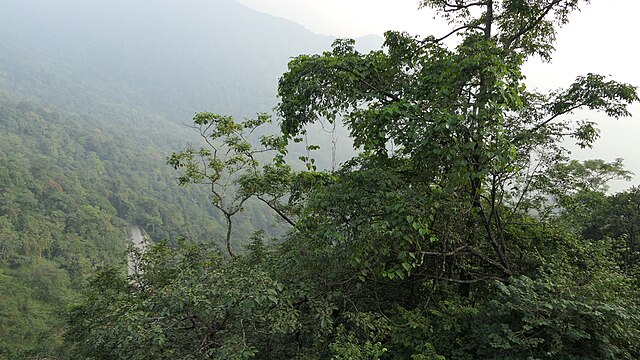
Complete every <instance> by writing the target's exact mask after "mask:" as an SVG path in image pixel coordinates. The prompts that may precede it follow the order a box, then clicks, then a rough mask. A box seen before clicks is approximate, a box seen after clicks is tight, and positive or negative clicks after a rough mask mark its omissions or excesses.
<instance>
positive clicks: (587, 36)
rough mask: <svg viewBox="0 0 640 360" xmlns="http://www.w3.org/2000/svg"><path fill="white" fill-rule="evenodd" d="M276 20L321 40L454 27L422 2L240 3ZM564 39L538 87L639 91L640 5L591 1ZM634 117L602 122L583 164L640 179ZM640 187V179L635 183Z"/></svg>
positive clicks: (533, 78)
mask: <svg viewBox="0 0 640 360" xmlns="http://www.w3.org/2000/svg"><path fill="white" fill-rule="evenodd" d="M239 1H240V2H242V3H243V4H245V5H247V6H249V7H251V8H254V9H256V10H260V11H263V12H266V13H269V14H272V15H276V16H279V17H283V18H287V19H290V20H292V21H295V22H297V23H299V24H301V25H303V26H305V27H306V28H308V29H310V30H312V31H314V32H316V33H322V34H330V35H335V36H344V37H357V36H362V35H366V34H380V35H381V34H382V33H383V32H384V31H385V30H388V29H393V30H406V31H408V32H410V33H413V34H421V35H427V34H434V35H438V34H442V33H443V32H445V31H446V29H447V28H448V27H447V25H446V24H443V23H442V21H438V20H434V18H433V13H432V12H431V11H429V10H428V9H422V10H417V7H418V6H417V5H418V1H417V0H239ZM591 2H592V3H591V4H590V5H584V6H583V10H582V11H581V12H577V13H574V14H572V16H571V22H570V23H569V24H568V25H566V26H565V27H564V28H562V29H561V30H560V32H559V34H558V41H557V44H556V49H557V51H556V52H555V54H554V58H553V62H552V63H551V64H542V63H540V62H539V61H535V60H534V61H530V62H529V63H528V64H527V65H526V67H525V73H526V75H527V84H528V86H529V87H532V88H542V89H547V88H558V87H563V86H567V85H569V84H570V83H571V81H572V80H573V79H575V77H576V76H578V75H585V74H587V73H589V72H594V73H600V74H603V75H612V77H613V78H614V79H616V80H619V81H624V82H628V83H631V84H633V85H636V86H638V85H640V70H639V63H640V61H639V57H638V53H639V52H640V51H639V50H640V49H639V47H638V45H637V44H638V37H640V25H639V24H640V22H639V21H638V19H637V16H638V14H640V0H592V1H591ZM632 113H633V114H634V117H633V118H626V119H622V120H620V121H615V120H611V119H606V118H604V117H602V116H598V115H596V116H595V117H594V116H589V115H588V114H577V115H576V118H578V119H583V118H587V116H589V117H590V118H591V119H594V118H595V119H597V120H598V121H599V123H600V127H601V129H602V138H601V139H600V140H599V141H598V143H597V144H596V146H595V148H594V149H593V150H588V151H576V152H575V153H574V154H575V156H576V157H578V158H596V157H597V158H604V159H606V160H613V159H614V158H616V157H622V158H624V159H625V163H626V164H627V166H628V167H629V168H630V169H631V170H632V171H634V172H635V173H636V174H638V175H640V106H639V105H637V104H636V105H634V106H633V107H632ZM639 183H640V177H637V178H636V180H635V181H634V184H639Z"/></svg>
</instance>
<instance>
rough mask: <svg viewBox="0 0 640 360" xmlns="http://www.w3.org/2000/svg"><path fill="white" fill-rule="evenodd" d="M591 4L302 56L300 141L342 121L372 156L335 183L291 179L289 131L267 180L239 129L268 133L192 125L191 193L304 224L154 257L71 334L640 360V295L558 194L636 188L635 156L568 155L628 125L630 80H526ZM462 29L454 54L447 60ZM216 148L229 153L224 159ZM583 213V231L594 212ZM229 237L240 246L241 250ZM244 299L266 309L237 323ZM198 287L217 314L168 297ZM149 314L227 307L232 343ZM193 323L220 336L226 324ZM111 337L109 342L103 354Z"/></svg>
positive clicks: (291, 122) (216, 346)
mask: <svg viewBox="0 0 640 360" xmlns="http://www.w3.org/2000/svg"><path fill="white" fill-rule="evenodd" d="M581 3H586V2H585V1H583V2H580V1H577V0H573V1H572V0H545V1H536V2H534V1H523V0H503V1H498V0H483V1H475V0H456V1H444V0H433V1H423V2H422V5H423V6H430V7H434V8H436V10H438V11H439V12H440V13H441V14H442V15H443V16H444V17H445V18H446V19H448V20H449V21H451V23H452V24H453V26H454V29H453V30H452V31H451V32H450V34H448V35H445V36H443V37H427V38H425V39H420V38H416V37H412V36H409V35H408V34H405V33H398V32H388V33H387V34H386V41H385V47H386V48H385V49H384V50H381V51H373V52H370V53H367V54H362V53H359V52H357V51H356V50H355V48H354V42H353V41H352V40H339V41H336V42H335V43H334V46H333V49H332V50H331V51H328V52H325V53H323V54H320V55H301V56H299V57H297V58H295V59H293V60H292V61H291V62H290V64H289V70H288V71H287V72H286V73H285V74H284V75H283V76H282V78H281V79H280V83H279V95H280V99H281V102H280V104H279V106H278V108H277V109H278V112H279V115H280V116H281V129H282V132H283V135H284V136H285V137H287V138H288V139H289V140H292V139H293V141H294V142H295V141H300V140H299V139H300V135H304V131H305V126H306V125H308V124H310V123H313V122H317V121H324V120H329V121H331V122H337V121H343V122H344V124H345V125H346V127H347V128H348V129H349V130H350V132H351V135H352V137H353V139H354V143H355V146H356V147H357V148H358V149H359V150H360V154H359V155H358V156H356V157H355V158H353V159H351V160H350V161H347V162H346V163H345V164H343V166H342V167H341V168H340V169H338V170H337V171H335V172H325V171H318V169H317V168H314V167H313V165H314V164H313V163H312V161H311V160H310V159H309V158H308V157H304V158H303V160H304V161H308V168H307V170H308V171H307V172H303V173H293V172H291V171H290V168H288V167H286V166H285V165H283V161H284V154H285V151H284V149H283V148H282V147H281V146H282V143H281V141H282V139H281V138H279V137H278V138H269V139H274V140H276V139H277V141H276V142H277V145H278V146H274V147H273V149H276V150H278V152H279V154H280V156H277V157H276V160H275V162H274V164H272V165H267V166H263V167H262V168H258V164H257V161H255V158H253V155H254V151H255V149H254V147H252V146H251V145H250V144H249V141H248V140H246V137H245V136H244V135H243V134H244V131H245V130H247V129H251V128H253V125H254V123H253V122H252V121H249V122H248V123H247V122H245V123H237V122H235V121H233V120H232V119H231V118H229V117H224V116H219V115H213V114H209V113H203V114H200V115H196V118H195V119H194V120H195V123H196V126H197V127H199V126H201V128H200V129H201V133H202V134H203V137H204V138H205V141H207V140H210V141H212V143H210V144H208V145H209V147H208V148H207V147H204V148H203V149H200V150H195V149H188V150H187V151H186V152H182V153H177V154H174V155H173V156H172V157H171V158H170V163H171V164H172V165H173V166H174V167H177V168H182V169H183V170H184V171H185V172H184V177H182V178H181V179H182V182H184V183H192V182H195V183H197V182H205V183H207V184H208V185H210V186H211V187H212V194H213V197H214V202H219V203H220V204H222V200H223V198H224V196H223V195H225V194H227V193H224V192H221V191H220V190H218V189H219V188H217V187H219V186H223V187H222V189H223V190H224V189H229V190H231V192H230V194H231V195H230V196H229V197H228V200H230V201H229V202H226V204H232V205H231V207H224V209H220V210H222V211H223V212H224V211H227V212H229V213H232V212H233V211H236V210H235V209H238V210H237V211H240V210H239V209H240V208H241V207H242V204H243V203H244V201H247V200H246V199H248V198H249V197H252V196H256V197H263V198H266V197H265V196H264V195H269V196H272V198H271V200H275V201H273V202H272V204H275V207H276V209H280V208H281V206H282V205H287V206H288V209H287V210H290V211H291V212H292V214H293V216H291V217H290V218H289V219H290V221H291V223H293V224H294V227H293V229H292V231H290V232H289V233H287V234H286V235H285V236H284V237H283V238H282V239H281V240H280V242H279V243H277V244H275V245H273V246H270V247H265V246H264V245H263V244H262V243H261V242H260V241H255V242H254V243H253V244H252V245H251V247H250V248H251V249H250V251H249V253H248V254H239V255H238V256H236V257H232V258H226V259H221V258H219V257H218V258H215V260H213V259H211V258H208V257H206V259H207V260H206V261H205V262H199V260H198V254H199V253H201V252H202V253H203V254H206V251H203V249H197V250H196V252H195V253H192V252H188V253H184V248H179V249H177V250H172V249H169V248H166V247H159V248H157V249H158V250H157V251H159V254H166V255H163V256H161V257H157V256H156V257H153V256H152V257H151V258H149V259H151V260H149V261H150V262H149V264H150V266H149V271H145V273H143V275H142V276H143V278H142V279H141V280H137V279H130V280H135V281H137V285H128V284H127V281H126V280H125V279H124V278H122V277H120V278H118V277H115V275H114V274H105V277H103V278H102V282H101V283H99V284H97V285H94V286H93V287H92V288H91V290H90V291H89V292H88V297H87V298H86V299H85V300H84V301H83V302H82V303H81V304H79V306H78V307H77V308H76V310H75V312H74V316H73V317H72V318H71V320H70V324H71V326H72V332H71V333H70V338H69V339H70V341H71V342H72V343H74V344H75V346H76V348H77V350H78V351H79V354H83V355H84V356H87V354H91V356H94V357H97V356H98V354H109V353H114V352H118V351H121V349H126V353H123V354H122V356H125V357H126V356H128V357H129V358H145V356H148V354H150V353H151V352H153V351H156V352H155V353H154V356H164V354H168V353H161V351H164V350H161V349H162V348H160V347H159V346H164V345H162V344H160V345H158V339H159V338H162V339H168V338H170V337H173V338H171V339H172V340H171V342H169V343H170V344H180V345H175V347H176V349H180V351H183V352H181V354H182V353H187V352H188V351H190V352H191V354H194V355H193V356H194V357H201V358H207V357H210V358H225V356H228V353H227V352H226V351H227V350H228V349H234V351H236V354H243V355H247V356H254V357H256V358H265V359H290V358H304V359H327V358H335V359H344V358H354V359H357V358H361V359H371V358H374V359H375V358H380V359H397V358H399V359H405V358H406V359H442V358H446V359H474V358H513V359H531V358H536V359H544V358H588V357H590V356H594V357H597V358H608V359H615V358H626V359H634V358H638V357H639V356H640V349H639V348H638V346H637V345H636V344H637V343H638V342H639V341H640V334H639V333H638V331H636V329H638V326H639V325H640V317H639V314H640V312H639V308H638V306H637V305H636V304H637V303H638V302H637V301H638V289H637V287H636V285H635V284H633V283H632V281H631V279H630V278H629V277H628V275H627V274H625V273H624V272H623V271H620V269H619V268H618V266H617V264H616V261H615V259H614V258H613V256H614V254H615V248H614V246H613V244H612V243H610V242H607V241H602V240H592V239H585V237H584V236H583V233H582V232H581V231H580V230H579V227H578V226H576V224H579V223H580V222H579V221H577V220H572V219H569V218H568V217H566V216H564V215H565V214H566V213H567V212H568V210H569V209H573V208H570V207H569V205H570V204H573V203H572V202H571V201H568V200H569V199H571V198H572V197H571V196H566V197H562V198H561V197H558V196H557V195H558V192H557V191H556V190H557V189H558V188H561V189H565V190H566V192H567V193H568V194H570V195H582V194H599V195H593V196H592V198H593V199H600V198H602V197H604V196H605V195H604V194H602V192H601V191H602V190H603V189H604V188H605V186H606V181H604V180H606V178H607V177H608V176H610V175H612V176H618V177H625V176H627V175H628V173H626V172H625V171H624V170H623V169H622V167H621V164H620V163H619V162H614V163H612V164H607V163H605V162H602V161H592V162H586V163H574V162H568V153H567V151H566V150H565V149H564V148H563V144H564V143H565V140H567V138H573V139H574V140H575V141H576V142H577V143H578V145H580V146H590V145H591V144H592V143H593V141H595V140H596V138H597V135H598V131H597V129H596V127H595V124H593V123H591V122H575V121H572V118H571V116H570V115H571V114H572V112H573V111H575V110H577V109H581V108H586V109H591V110H597V111H602V112H604V113H606V114H607V115H609V116H612V117H616V118H618V117H623V116H628V115H629V112H628V110H627V106H628V105H629V104H631V103H633V102H634V101H637V100H638V96H637V94H636V88H635V87H633V86H631V85H628V84H624V83H618V82H615V81H612V80H608V79H606V78H605V77H603V76H600V75H595V74H588V75H585V76H581V77H578V78H577V79H576V81H575V82H574V83H573V84H570V85H569V86H568V87H567V88H566V89H559V90H556V91H552V92H550V93H539V92H535V91H531V90H528V89H527V88H526V86H525V85H524V77H523V76H522V74H521V67H522V64H523V63H524V61H525V60H526V59H527V58H530V57H531V56H536V55H537V56H541V57H542V58H543V59H546V60H549V59H550V56H551V53H552V50H553V42H554V38H555V31H556V29H557V28H558V27H559V26H562V25H563V24H565V23H566V21H567V17H568V15H569V13H571V12H572V11H575V10H577V9H578V7H579V5H580V4H581ZM455 34H457V35H459V36H460V39H459V42H458V43H457V45H456V46H455V47H452V48H451V47H448V46H446V45H445V44H444V43H443V41H444V39H445V38H447V37H448V36H453V35H455ZM202 129H204V130H205V131H202ZM209 130H211V135H205V134H207V131H209ZM261 145H262V146H266V145H275V144H274V143H272V142H270V141H269V142H267V143H266V144H265V143H264V142H263V143H262V144H261ZM220 146H226V147H227V149H229V150H228V151H227V150H225V151H224V152H225V153H226V155H228V157H225V158H223V157H220V156H218V155H217V154H216V151H217V149H218V148H219V147H220ZM266 147H268V146H266ZM236 169H238V170H237V171H236ZM234 171H236V173H235V175H234ZM238 171H240V172H241V173H238ZM278 171H281V173H278ZM225 179H229V181H228V182H227V181H226V180H225ZM224 184H231V185H230V186H228V187H227V188H224ZM271 200H268V201H267V202H269V201H271ZM234 201H235V202H234ZM263 201H264V200H263ZM594 203H595V202H594ZM218 206H219V208H220V207H221V206H220V205H218ZM575 209H577V210H578V211H580V212H582V213H581V214H580V216H578V217H575V219H585V218H587V216H586V214H585V213H584V212H588V211H590V210H591V209H592V207H591V206H589V205H587V206H584V207H575ZM237 211H236V212H237ZM234 214H235V212H234ZM285 215H286V213H285ZM229 223H230V222H229ZM229 226H230V225H229ZM229 244H230V240H229V236H228V237H227V252H229V253H230V254H233V252H232V251H231V250H230V247H229ZM172 254H173V255H172ZM174 256H176V257H175V258H174ZM154 259H155V260H154ZM183 259H184V260H183ZM189 259H193V260H191V261H195V262H193V263H191V264H193V265H187V264H186V263H185V261H190V260H189ZM203 264H213V265H212V266H213V268H207V267H206V266H204V267H203ZM203 268H204V269H206V270H196V271H192V269H203ZM154 269H159V270H160V271H159V272H157V273H156V272H154ZM218 275H220V276H221V277H220V278H218V277H217V276H218ZM114 277H115V278H114ZM174 279H176V280H178V281H177V282H175V281H174ZM174 283H175V284H182V285H180V286H178V287H176V286H174V285H173V284H174ZM158 284H160V285H161V286H158ZM165 284H168V285H165ZM269 284H271V285H269ZM136 287H137V288H136ZM160 288H162V289H164V290H162V291H160V290H159V289H160ZM146 289H150V290H149V291H148V292H147V290H146ZM177 289H179V290H177ZM141 293H142V294H144V295H142V297H143V298H144V300H142V301H139V300H138V299H137V298H136V296H138V295H137V294H141ZM239 293H246V294H249V295H251V296H255V297H256V298H261V297H262V296H266V302H264V303H258V305H257V306H255V307H253V308H251V309H250V310H251V311H250V312H248V313H246V312H238V306H239V305H241V304H243V302H242V301H238V299H235V300H234V298H233V295H234V294H239ZM108 294H116V295H117V296H114V297H108V296H107V295H108ZM183 294H187V295H183ZM191 294H205V295H204V296H203V297H202V298H206V299H214V300H212V301H211V302H205V303H204V304H202V306H200V302H198V301H192V302H191V303H189V304H190V305H189V306H187V305H185V306H184V307H180V306H177V307H176V306H174V305H173V304H184V303H185V301H191V300H189V299H190V296H191ZM220 294H232V295H231V297H232V299H231V300H228V299H227V298H224V299H227V300H228V301H222V302H220V301H218V300H219V299H220V297H219V296H221V295H220ZM269 295H271V296H273V298H271V297H270V296H269ZM101 298H106V299H108V300H107V301H106V302H105V303H100V299H101ZM196 298H197V299H201V298H200V297H197V296H196ZM203 301H204V300H203ZM140 304H147V305H149V304H153V305H151V308H153V309H158V311H159V313H160V314H163V315H161V316H165V315H164V314H168V315H166V316H168V317H167V318H168V319H174V320H172V321H175V322H176V323H178V324H183V321H184V319H186V318H188V317H185V315H184V313H185V311H187V313H194V311H193V310H191V312H189V311H188V310H184V309H218V310H220V311H222V312H224V313H225V314H232V317H231V318H232V319H234V320H235V321H234V322H233V324H234V325H233V326H232V325H231V323H229V326H221V327H220V329H224V330H221V332H220V334H222V333H223V332H224V335H225V339H229V341H230V342H231V343H226V342H222V341H221V342H219V343H216V342H215V341H214V342H213V343H212V344H211V347H208V348H207V349H208V350H207V351H208V352H205V353H203V352H201V349H202V346H199V345H198V344H200V342H198V341H196V342H195V343H194V342H193V341H191V340H190V339H189V338H188V335H187V334H191V336H192V337H193V338H195V339H202V337H203V332H202V328H200V327H199V326H196V325H194V329H184V330H183V328H184V327H188V323H187V325H185V326H183V327H180V326H179V325H175V326H173V325H172V324H173V323H168V324H167V323H165V322H163V320H160V321H158V322H157V323H158V324H159V328H158V329H159V330H157V333H161V334H163V335H162V337H157V336H156V337H154V336H155V335H154V336H151V335H150V333H149V331H147V330H142V329H140V323H145V321H148V320H149V319H154V320H155V319H156V318H157V315H156V313H155V312H152V313H148V312H140V311H142V310H144V311H146V310H145V309H148V308H145V307H144V306H141V305H140ZM191 304H195V305H196V306H191ZM265 305H266V306H265ZM241 307H242V308H244V306H241ZM138 313H140V314H141V315H140V316H137V315H134V316H130V315H128V314H138ZM240 314H242V315H240ZM172 316H177V317H175V318H174V317H172ZM197 316H198V319H203V322H204V323H206V324H219V323H220V318H219V317H218V313H217V312H215V311H211V312H210V311H206V310H205V311H204V312H202V313H200V312H198V315H197ZM175 319H177V320H175ZM263 320H264V321H263ZM279 320H280V321H279ZM244 321H247V322H251V323H252V324H253V326H254V328H253V329H252V331H253V332H252V333H251V335H250V336H249V335H248V334H249V333H246V330H247V329H246V328H245V327H243V326H242V324H243V323H244ZM281 321H284V324H286V326H284V325H283V323H282V322H281ZM103 324H108V328H106V326H107V325H103ZM238 324H240V325H241V326H240V327H238ZM274 325H276V327H277V328H278V329H280V330H283V331H281V332H276V331H275V330H274V328H273V327H272V326H274ZM129 328H131V329H129ZM93 329H98V330H97V331H96V332H94V333H91V332H90V331H91V330H93ZM629 329H631V330H629ZM190 330H193V332H192V333H190V332H189V331H190ZM205 333H206V332H205ZM88 334H90V335H88ZM154 334H155V333H154ZM217 335H218V333H215V334H212V335H210V336H209V337H206V339H214V338H215V336H217ZM95 336H98V338H100V339H105V340H104V341H102V340H101V341H98V342H95V341H93V342H91V343H89V341H90V340H89V339H93V338H94V337H95ZM138 338H139V339H144V342H143V343H140V342H135V344H134V345H131V346H130V345H129V343H126V341H129V340H130V339H138ZM174 339H175V341H174ZM244 339H252V341H251V343H250V344H249V343H247V345H248V346H245V345H244V344H245V340H244ZM163 341H165V340H163ZM205 342H206V341H205ZM132 344H133V343H132ZM240 344H242V346H240ZM182 346H184V347H182ZM170 348H174V347H173V346H172V347H170ZM135 349H142V350H140V351H136V350H135ZM240 349H242V350H244V349H249V350H250V352H249V353H244V352H242V351H240ZM118 354H119V355H120V353H118ZM98 358H99V357H98Z"/></svg>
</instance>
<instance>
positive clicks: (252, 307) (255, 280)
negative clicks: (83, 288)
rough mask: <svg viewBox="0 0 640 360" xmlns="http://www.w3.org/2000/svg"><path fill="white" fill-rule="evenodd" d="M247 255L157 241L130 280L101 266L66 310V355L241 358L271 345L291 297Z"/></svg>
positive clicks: (286, 328) (290, 312)
mask: <svg viewBox="0 0 640 360" xmlns="http://www.w3.org/2000/svg"><path fill="white" fill-rule="evenodd" d="M256 255H257V254H256ZM247 260H249V258H247V259H240V260H237V259H225V258H223V257H222V256H221V255H220V254H219V252H218V251H217V250H213V249H211V248H210V247H207V246H199V245H184V244H183V245H180V246H179V247H178V248H177V249H175V250H174V249H171V248H169V247H168V246H167V245H166V244H160V245H157V246H154V247H152V248H151V249H150V250H149V251H148V252H147V253H146V254H145V255H144V257H142V258H140V261H141V265H140V268H141V270H142V273H141V274H140V275H138V276H136V277H135V278H134V279H131V280H127V279H126V278H124V277H123V276H122V274H121V273H119V272H117V271H113V270H111V271H105V272H103V273H101V275H100V276H98V277H97V278H96V279H95V280H93V283H92V286H91V291H90V292H87V293H86V294H85V296H86V299H85V302H84V303H83V305H79V306H76V307H74V308H73V309H72V310H71V314H70V318H71V319H75V320H74V321H72V322H71V328H70V330H69V332H68V334H67V338H68V339H69V340H70V341H72V342H73V343H75V344H76V349H77V351H74V354H75V355H74V358H77V359H202V358H216V359H247V358H251V357H253V356H254V355H255V354H256V352H257V351H258V348H259V347H262V346H264V345H265V344H273V345H275V344H277V343H278V339H279V338H281V337H283V336H285V335H287V334H291V333H292V332H293V331H294V330H295V329H296V327H297V326H298V322H297V315H296V312H295V311H294V308H293V305H292V301H291V297H290V296H288V295H287V294H286V293H284V287H283V285H282V284H281V283H279V282H278V281H277V280H274V279H273V278H272V277H271V276H270V275H269V274H268V273H266V272H265V271H264V270H262V269H261V268H260V267H259V266H256V263H253V264H252V263H251V262H248V261H247ZM281 345H282V344H281Z"/></svg>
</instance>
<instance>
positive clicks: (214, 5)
mask: <svg viewBox="0 0 640 360" xmlns="http://www.w3.org/2000/svg"><path fill="white" fill-rule="evenodd" d="M0 39H2V40H0V53H1V54H2V55H0V74H2V75H1V76H0V88H2V89H4V90H5V91H10V92H17V93H18V94H20V95H22V96H23V97H27V98H29V99H30V100H45V101H47V102H50V103H55V104H57V105H62V106H64V107H65V108H66V109H67V110H69V109H73V110H76V111H90V112H95V111H96V110H100V111H106V112H109V111H112V108H113V106H114V105H120V106H128V107H131V106H133V107H135V108H139V109H142V110H145V111H150V112H153V113H157V114H160V115H162V116H165V117H168V118H170V119H172V120H173V121H174V122H177V123H182V122H184V121H185V119H188V118H189V117H190V116H191V115H192V114H193V112H194V111H197V110H205V109H216V111H218V112H221V113H233V114H236V115H243V116H244V115H251V114H254V113H255V112H256V111H264V110H269V109H270V108H271V107H272V106H273V104H274V95H275V87H276V84H277V79H278V77H279V75H280V74H281V73H282V72H283V71H284V70H285V69H286V63H287V61H288V58H289V57H291V56H294V55H297V54H300V53H309V52H318V51H321V50H323V49H326V48H328V46H329V44H330V42H331V41H332V39H331V38H329V37H325V36H318V35H314V34H312V33H311V32H309V31H306V30H305V29H304V28H302V27H300V26H298V25H296V24H294V23H291V22H288V21H286V20H283V19H278V18H274V17H271V16H268V15H266V14H261V13H258V12H255V11H252V10H250V9H248V8H246V7H244V6H242V5H240V4H238V3H236V2H235V1H232V0H215V1H213V0H183V1H176V0H160V1H158V0H154V1H152V0H133V1H127V0H95V1H82V0H69V1H65V2H64V5H62V4H61V3H60V2H59V1H52V0H27V1H24V0H5V1H2V3H0Z"/></svg>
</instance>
